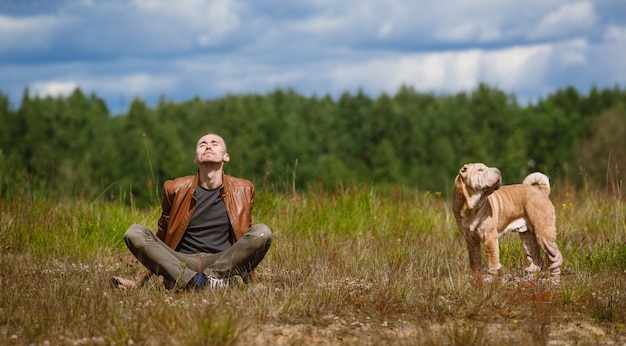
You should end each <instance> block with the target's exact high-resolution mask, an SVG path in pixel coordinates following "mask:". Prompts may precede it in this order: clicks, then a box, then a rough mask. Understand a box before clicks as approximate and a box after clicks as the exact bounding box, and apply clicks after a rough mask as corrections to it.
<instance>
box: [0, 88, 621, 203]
mask: <svg viewBox="0 0 626 346" xmlns="http://www.w3.org/2000/svg"><path fill="white" fill-rule="evenodd" d="M0 124H1V125H0V195H1V196H2V197H10V196H11V195H13V194H16V193H23V192H26V191H28V192H30V193H46V194H51V195H56V196H59V197H74V196H81V197H87V198H92V199H97V198H105V199H113V200H124V201H134V202H137V203H146V202H149V203H152V202H154V201H158V198H159V197H158V196H159V194H160V188H161V184H162V183H163V182H164V181H165V180H167V179H171V178H174V177H177V176H182V175H188V174H193V173H195V165H194V163H193V155H194V147H195V142H196V140H197V138H199V137H200V136H201V135H202V134H204V133H206V132H216V133H218V134H221V135H222V136H223V137H224V138H225V139H226V141H227V144H228V151H229V153H230V155H231V162H230V163H228V164H227V165H226V172H227V173H229V174H232V175H236V176H240V177H244V178H247V179H250V180H252V181H253V182H254V183H255V184H256V185H257V188H264V189H279V190H281V191H284V190H287V189H307V188H311V187H313V186H314V187H315V188H316V189H319V188H323V189H335V188H338V187H341V186H346V184H354V183H358V184H363V183H364V184H367V185H368V186H378V185H381V186H391V185H401V186H409V187H414V188H417V189H420V190H423V191H439V192H442V193H443V194H447V193H449V191H450V190H451V187H452V183H453V179H454V177H455V176H456V174H457V172H458V169H459V168H460V167H461V166H462V165H463V164H464V163H466V162H484V163H486V164H487V165H490V166H496V167H498V168H500V169H501V171H502V172H503V177H504V183H507V184H510V183H517V182H520V181H521V179H522V178H523V177H524V176H525V175H526V174H528V173H530V172H533V171H537V170H539V171H542V172H544V173H546V174H548V175H549V176H550V177H551V179H552V181H553V185H555V184H556V185H558V184H560V185H564V184H567V185H568V186H572V187H574V188H584V187H588V186H590V185H593V186H596V187H601V188H606V187H608V186H612V188H615V186H617V185H615V184H621V182H622V181H623V180H624V177H625V173H624V172H625V171H626V167H625V166H626V91H624V90H621V89H620V88H619V87H617V86H616V87H614V88H612V89H598V88H595V87H594V88H592V89H591V90H590V92H589V93H588V94H582V93H580V92H579V91H578V90H576V89H575V88H573V87H568V88H564V89H559V90H557V91H556V92H554V93H553V94H550V95H548V96H547V97H545V98H543V99H541V100H538V101H536V102H534V103H532V104H528V105H520V103H519V102H518V101H517V99H516V97H515V95H509V94H506V93H505V92H503V91H502V90H499V89H497V88H494V87H491V86H488V85H485V84H481V85H480V86H478V87H477V88H476V89H474V90H471V91H468V92H462V93H458V94H453V95H435V94H432V93H420V92H417V91H415V90H414V89H413V88H410V87H402V88H400V89H399V90H398V92H397V93H396V94H395V95H394V96H390V95H387V94H381V95H380V96H378V97H376V98H372V97H370V96H367V95H366V94H364V93H363V92H357V93H355V94H351V93H347V92H346V93H344V94H342V95H341V96H339V97H338V98H336V99H333V98H332V97H330V96H324V97H317V96H313V97H304V96H302V95H299V94H298V93H296V92H294V91H293V90H289V89H288V90H283V89H277V90H275V91H273V92H271V93H267V94H262V95H261V94H243V95H228V96H225V97H221V98H218V99H210V100H203V99H200V98H193V99H190V100H188V101H185V102H178V103H177V102H171V101H167V100H166V98H165V97H162V98H161V99H160V101H159V102H158V104H156V105H155V106H154V107H149V106H147V105H146V103H145V102H144V101H142V100H141V99H134V100H133V101H132V103H131V105H130V107H129V110H128V112H127V113H126V114H121V115H112V114H111V113H110V111H109V110H108V108H107V105H106V103H105V102H104V101H103V100H102V99H100V98H98V97H97V96H96V95H94V94H91V95H85V94H84V93H83V92H82V91H81V90H80V89H76V90H75V91H74V92H73V93H72V94H71V95H69V96H66V97H38V96H32V95H30V92H29V91H28V89H26V90H25V91H24V94H23V97H22V99H21V103H20V105H19V107H17V109H14V108H13V107H11V101H10V100H9V98H8V97H7V96H6V95H4V94H2V93H0ZM620 186H621V185H620Z"/></svg>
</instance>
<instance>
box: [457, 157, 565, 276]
mask: <svg viewBox="0 0 626 346" xmlns="http://www.w3.org/2000/svg"><path fill="white" fill-rule="evenodd" d="M501 185H502V175H501V174H500V170H498V169H497V168H491V167H487V166H485V165H484V164H482V163H469V164H466V165H464V166H463V168H461V170H460V171H459V175H457V177H456V179H455V181H454V191H453V196H452V209H453V211H454V217H455V218H456V223H457V226H458V227H459V230H460V231H461V233H462V234H463V236H464V237H465V240H466V242H467V250H468V253H469V261H470V267H471V268H472V270H473V271H474V272H479V271H480V270H481V268H482V253H481V248H480V245H481V242H482V243H483V244H484V246H485V252H486V255H487V269H488V271H489V273H492V274H494V273H497V271H498V270H499V269H500V268H501V267H502V266H501V264H500V251H499V246H498V237H499V236H500V235H502V234H505V233H507V232H511V231H512V232H517V233H518V234H519V236H520V238H521V240H522V245H523V247H524V252H525V253H526V258H527V259H528V261H529V262H530V265H529V266H528V267H527V268H526V271H527V272H529V273H531V272H536V271H539V270H540V269H541V267H542V264H543V261H542V258H541V254H540V248H541V249H543V250H544V252H545V255H546V259H547V261H548V269H549V270H550V274H551V275H552V280H553V281H554V282H559V278H560V275H561V264H562V263H563V256H562V255H561V252H559V249H558V247H557V244H556V226H555V219H556V217H555V212H554V206H553V205H552V203H551V202H550V199H549V198H548V195H549V194H550V182H549V180H548V177H547V176H545V175H544V174H542V173H538V172H537V173H532V174H530V175H528V176H527V177H526V178H525V179H524V181H523V183H522V184H517V185H505V186H501Z"/></svg>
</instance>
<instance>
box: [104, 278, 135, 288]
mask: <svg viewBox="0 0 626 346" xmlns="http://www.w3.org/2000/svg"><path fill="white" fill-rule="evenodd" d="M111 285H113V287H115V288H121V289H127V288H137V287H140V286H141V285H140V284H139V282H138V281H137V280H130V279H124V278H121V277H118V276H114V277H112V278H111Z"/></svg>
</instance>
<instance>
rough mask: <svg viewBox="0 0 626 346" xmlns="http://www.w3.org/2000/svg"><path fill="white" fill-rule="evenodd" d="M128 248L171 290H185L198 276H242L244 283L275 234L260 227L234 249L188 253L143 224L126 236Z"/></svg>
mask: <svg viewBox="0 0 626 346" xmlns="http://www.w3.org/2000/svg"><path fill="white" fill-rule="evenodd" d="M124 241H125V242H126V246H128V249H129V250H130V251H131V252H132V253H133V255H135V257H136V258H137V260H139V262H141V264H143V265H144V266H146V268H148V269H149V270H150V271H151V272H152V273H153V274H156V275H162V276H163V278H164V279H165V287H166V288H167V289H171V288H174V287H175V286H179V287H185V286H186V285H187V283H188V282H189V281H190V280H191V279H192V278H193V277H194V276H195V275H196V274H197V273H204V274H205V275H213V276H217V277H229V276H233V275H240V276H241V277H242V278H244V280H247V279H248V274H249V273H250V272H251V271H252V270H254V268H256V266H257V265H258V264H259V263H260V262H261V260H262V259H263V257H265V254H266V253H267V250H268V249H269V247H270V244H271V243H272V232H271V231H270V229H269V227H267V226H266V225H264V224H256V225H254V226H252V227H250V229H248V231H247V232H246V233H245V234H244V235H243V236H242V237H241V239H239V240H238V241H237V242H235V244H233V246H231V247H230V248H228V249H226V250H224V251H222V252H218V253H204V252H201V253H195V254H185V253H180V252H176V251H174V250H173V249H171V248H170V247H169V246H167V245H165V243H164V242H163V241H161V239H159V238H157V237H156V235H155V234H154V233H152V231H151V230H150V229H149V228H148V227H146V226H143V225H137V224H135V225H132V226H130V227H129V228H128V230H127V231H126V233H125V234H124Z"/></svg>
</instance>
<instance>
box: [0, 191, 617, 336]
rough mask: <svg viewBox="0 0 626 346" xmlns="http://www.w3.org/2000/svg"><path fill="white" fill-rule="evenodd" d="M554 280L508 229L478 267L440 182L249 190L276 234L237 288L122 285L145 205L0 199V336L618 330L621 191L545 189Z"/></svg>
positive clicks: (132, 265)
mask: <svg viewBox="0 0 626 346" xmlns="http://www.w3.org/2000/svg"><path fill="white" fill-rule="evenodd" d="M552 199H553V202H554V204H555V206H556V207H557V221H558V228H559V232H560V233H559V241H558V243H559V247H560V249H561V251H562V252H563V255H564V258H565V259H564V267H563V277H562V285H561V286H558V287H555V286H552V285H551V284H549V283H547V280H546V276H545V275H546V274H545V273H541V274H540V275H539V276H537V277H528V276H525V274H524V267H525V265H526V263H525V259H524V256H523V254H522V250H521V245H520V242H519V239H518V237H517V236H515V235H507V236H505V237H504V238H502V241H501V259H502V262H503V265H504V270H503V272H502V274H501V275H500V276H498V277H491V278H488V280H486V281H477V280H475V279H474V278H473V277H472V276H471V275H470V273H469V268H468V264H467V254H466V249H465V245H464V243H463V240H462V238H461V237H460V235H459V233H458V231H457V229H456V226H455V223H454V220H453V217H452V215H451V213H450V210H449V203H448V200H447V199H444V198H443V197H441V194H439V193H437V192H434V193H420V192H417V191H410V190H402V189H393V190H390V191H386V192H384V193H381V192H376V191H373V190H371V189H369V188H368V187H366V186H354V187H349V188H347V189H346V190H344V191H340V192H337V193H333V194H330V193H326V192H324V191H314V192H309V193H304V194H298V195H292V194H264V193H261V194H259V195H258V196H257V203H256V207H255V208H256V209H255V218H256V220H257V221H258V222H263V223H267V224H269V225H271V226H272V229H273V232H274V243H273V245H272V248H271V250H270V252H269V254H268V257H267V258H266V259H265V261H264V262H263V263H262V264H261V266H260V267H259V268H258V270H257V272H258V279H257V281H256V282H254V283H252V284H250V285H248V286H247V287H245V288H244V289H239V290H230V291H205V292H177V293H173V292H166V291H164V290H163V289H162V288H160V287H158V285H157V284H156V283H151V284H150V285H148V286H147V287H144V288H142V289H138V290H132V291H121V290H115V289H113V288H111V287H110V286H109V281H108V280H109V278H110V277H111V276H112V275H125V276H134V275H135V274H136V273H137V272H138V270H139V266H138V264H137V263H136V261H134V260H133V259H132V256H131V255H130V253H129V252H128V251H127V250H126V249H125V248H124V246H123V244H122V241H121V237H122V234H123V232H124V231H125V229H126V227H128V225H130V224H132V223H135V222H139V223H144V224H147V225H154V224H156V219H157V217H158V212H159V210H158V207H153V208H149V209H145V210H141V209H133V208H127V207H124V206H121V205H112V204H105V203H100V202H97V203H88V202H85V201H70V202H66V203H56V202H51V201H48V200H45V199H43V198H16V199H13V200H2V201H0V232H1V233H0V247H1V252H0V261H1V262H0V290H1V296H0V344H8V345H12V344H13V345H22V344H39V345H42V344H51V345H57V344H62V345H63V344H65V345H81V344H85V345H93V344H101V345H108V344H118V345H119V344H126V345H128V344H141V345H162V344H171V345H207V344H211V345H231V344H232V345H240V344H241V345H266V344H278V345H292V344H324V345H326V344H364V345H370V344H371V345H374V344H375V345H379V344H398V345H402V344H407V345H414V344H423V345H442V344H443V345H469V344H479V345H500V346H501V345H519V344H537V345H545V344H554V345H559V344H563V345H564V344H582V345H590V344H605V343H611V342H614V343H616V344H624V343H625V342H626V328H625V324H626V297H625V294H626V272H625V271H626V226H625V224H626V221H625V219H624V215H625V213H624V204H623V201H622V199H621V196H601V195H600V194H599V193H591V192H582V193H574V192H571V191H566V192H565V191H564V192H558V191H557V193H556V194H555V196H553V198H552Z"/></svg>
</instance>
